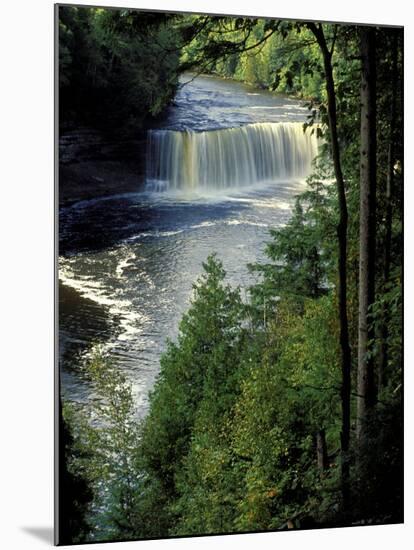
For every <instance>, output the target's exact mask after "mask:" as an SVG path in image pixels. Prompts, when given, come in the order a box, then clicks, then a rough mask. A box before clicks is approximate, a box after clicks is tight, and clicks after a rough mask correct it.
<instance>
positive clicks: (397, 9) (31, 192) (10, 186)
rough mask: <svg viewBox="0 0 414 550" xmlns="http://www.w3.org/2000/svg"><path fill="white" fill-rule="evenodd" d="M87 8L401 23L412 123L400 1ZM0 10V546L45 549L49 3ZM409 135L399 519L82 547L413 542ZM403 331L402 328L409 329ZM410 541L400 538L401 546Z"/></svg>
mask: <svg viewBox="0 0 414 550" xmlns="http://www.w3.org/2000/svg"><path fill="white" fill-rule="evenodd" d="M84 3H87V4H90V5H92V4H97V5H109V6H121V7H122V6H125V5H126V6H127V7H141V8H149V9H156V8H158V9H165V10H168V9H170V10H174V11H175V10H177V11H179V10H186V11H198V12H210V13H223V12H224V13H229V14H241V15H246V14H247V15H260V16H273V17H280V18H283V17H289V18H302V19H303V18H311V19H322V20H334V21H347V22H349V21H351V22H370V23H379V24H380V23H383V24H396V25H401V24H403V25H405V37H406V41H405V56H406V94H405V97H406V101H405V109H406V126H405V127H406V134H407V135H408V134H409V132H410V129H411V127H412V124H413V117H412V113H413V109H412V93H413V87H412V84H413V67H414V62H413V52H414V39H413V34H414V25H413V17H412V16H411V14H410V3H409V2H407V1H406V0H394V1H390V0H387V1H385V0H376V1H365V2H364V1H363V0H342V1H341V2H335V1H333V0H326V1H323V0H307V1H302V0H295V2H290V1H285V2H282V1H279V2H277V1H276V0H273V1H272V2H270V1H269V0H267V1H266V0H254V1H252V0H250V1H248V0H221V1H220V0H192V1H191V0H170V1H166V0H164V1H161V0H152V1H150V0H142V1H137V0H125V1H121V2H119V1H117V0H111V1H109V2H107V1H105V0H102V1H100V2H95V1H93V0H90V1H89V2H84ZM0 13H1V18H0V25H1V28H0V41H1V43H0V55H1V63H0V75H1V76H0V78H1V85H0V97H1V99H0V109H1V116H0V139H1V148H0V151H1V154H2V161H1V163H0V170H1V179H0V182H1V194H0V224H1V227H0V235H1V243H2V244H1V249H0V250H1V267H0V274H1V286H0V288H1V299H0V312H1V331H0V334H1V342H2V343H1V347H0V365H1V370H0V383H1V386H0V392H1V393H0V406H1V411H0V422H1V431H0V435H1V440H0V441H1V450H0V461H1V464H0V472H1V483H0V507H1V509H0V545H1V547H2V548H5V549H6V550H13V549H19V550H26V549H36V548H45V547H47V546H50V545H51V541H52V538H51V527H52V522H53V334H54V329H53V281H54V271H53V269H54V268H53V265H54V258H53V255H54V254H53V226H54V220H53V160H54V151H53V20H54V17H53V2H52V1H51V0H27V1H26V0H24V1H23V0H16V1H12V0H9V1H8V3H7V4H6V5H4V4H3V5H2V8H1V12H0ZM410 146H411V147H412V140H408V141H407V136H406V195H405V211H406V217H405V234H406V241H407V242H406V260H405V272H406V275H405V280H406V285H405V310H406V321H405V334H406V338H405V346H406V369H405V370H406V372H405V396H406V417H405V418H406V465H407V466H406V524H405V525H404V526H384V527H374V528H351V529H340V530H322V531H307V532H289V533H276V534H261V535H242V536H231V537H214V538H208V537H206V538H197V539H176V540H167V541H151V542H132V543H122V544H124V546H120V545H119V543H118V544H116V543H115V544H113V545H111V546H108V545H100V544H99V545H94V548H96V549H97V550H98V548H107V549H108V548H141V549H145V550H146V549H149V550H153V549H164V548H166V549H181V548H183V549H197V550H198V549H206V548H209V547H210V545H212V544H214V546H215V547H216V548H226V549H227V548H231V549H233V548H242V549H243V548H246V549H247V548H251V547H252V546H254V545H255V546H258V545H260V547H261V548H263V549H267V548H273V547H274V546H275V545H278V546H280V547H285V546H288V547H289V548H293V549H296V548H306V549H312V548H318V550H323V549H325V548H326V549H329V550H332V548H335V550H340V549H342V548H343V549H347V550H349V548H350V547H351V546H356V548H360V547H363V545H366V546H368V545H369V546H375V548H376V550H380V549H382V548H384V549H387V550H389V548H390V547H392V546H396V547H398V548H399V549H405V548H409V547H410V546H409V542H408V541H409V539H410V538H411V539H412V540H413V539H414V529H413V521H412V520H413V505H412V502H411V494H410V492H411V490H412V489H413V474H412V471H413V468H412V463H413V459H414V457H413V444H412V437H410V433H412V432H411V429H410V424H411V421H412V418H413V407H412V402H413V399H412V397H411V394H412V391H413V383H412V382H413V376H412V373H411V372H410V371H411V370H412V369H411V366H410V359H411V358H412V357H413V353H412V349H413V345H412V342H413V334H414V331H413V324H412V316H411V315H410V310H411V309H412V306H413V300H412V289H410V286H409V281H413V277H412V249H411V250H410V248H411V247H410V244H411V243H410V241H411V239H410V237H411V235H412V234H413V233H412V231H413V223H412V219H413V216H412V215H411V216H410V212H409V209H410V206H411V205H412V204H413V201H412V197H413V185H414V183H413V182H412V175H413V170H412V162H411V159H412V153H411V148H410ZM410 335H411V336H410ZM411 544H412V543H411Z"/></svg>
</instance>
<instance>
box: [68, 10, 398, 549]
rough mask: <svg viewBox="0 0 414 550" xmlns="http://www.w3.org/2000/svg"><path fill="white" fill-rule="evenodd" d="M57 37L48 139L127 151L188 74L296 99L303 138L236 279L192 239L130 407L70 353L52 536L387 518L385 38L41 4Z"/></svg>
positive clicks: (302, 25) (394, 251)
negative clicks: (282, 191) (145, 385)
mask: <svg viewBox="0 0 414 550" xmlns="http://www.w3.org/2000/svg"><path fill="white" fill-rule="evenodd" d="M58 35H59V69H58V71H59V75H58V76H59V126H60V132H61V133H62V134H64V133H65V132H66V131H71V130H72V129H74V128H81V127H88V128H93V129H94V131H95V130H96V131H97V132H100V134H101V135H103V136H105V139H111V140H112V141H115V142H116V141H119V142H122V143H124V142H127V141H130V140H137V141H136V143H137V147H138V148H139V147H144V145H140V144H141V143H143V140H144V138H143V137H142V136H145V133H146V131H147V130H149V129H151V128H155V127H157V128H159V127H160V126H162V124H163V121H164V120H165V116H166V112H167V110H168V109H169V108H171V107H173V106H174V102H175V97H176V93H177V91H178V90H179V88H180V78H181V76H182V75H183V74H188V73H189V72H191V75H193V77H194V78H195V77H196V75H197V74H201V75H214V76H215V77H221V78H222V79H226V80H232V81H237V82H241V83H245V84H248V85H250V88H249V89H250V90H251V93H252V94H253V93H256V91H257V93H259V91H263V92H264V93H266V94H274V95H275V96H277V95H278V96H280V97H283V98H288V99H289V98H294V99H297V100H300V101H302V102H304V103H303V104H304V105H305V106H306V107H307V111H306V121H305V122H304V123H303V124H302V126H303V132H304V133H305V135H309V136H315V137H317V139H318V143H319V146H318V154H317V156H316V158H315V159H314V161H313V164H312V172H311V174H310V175H309V177H308V178H307V183H306V188H305V190H304V191H303V192H301V193H300V194H299V195H297V196H296V197H295V200H294V206H293V208H292V212H291V215H290V217H289V219H288V221H287V223H285V224H281V225H279V226H278V227H274V228H272V227H271V228H270V229H269V231H268V236H267V240H266V241H265V242H263V245H262V249H263V250H264V257H265V260H263V261H262V260H260V261H256V262H251V263H249V264H248V265H247V266H246V265H245V266H242V267H243V268H244V269H246V270H248V272H249V274H250V275H251V277H252V278H253V279H254V281H255V282H254V283H252V284H251V285H250V286H245V287H243V288H242V287H240V286H235V285H232V284H230V283H229V282H228V279H227V275H226V257H223V256H222V255H219V254H216V253H215V252H216V251H215V250H209V251H208V254H207V255H206V256H205V259H204V262H203V270H202V274H201V275H200V276H199V277H198V278H197V279H196V280H195V281H194V282H193V287H192V293H191V299H190V305H189V307H188V309H187V311H186V312H185V313H184V315H183V316H182V318H181V321H180V323H179V329H178V335H177V337H176V338H174V339H170V340H169V341H168V343H167V344H166V348H165V350H164V351H163V353H162V355H161V359H160V362H159V373H158V376H157V378H156V381H155V384H154V385H153V387H152V389H151V392H150V395H149V407H148V411H147V413H146V414H145V415H144V416H143V417H139V416H137V414H136V402H135V397H134V390H133V387H132V385H131V382H130V379H129V378H128V377H127V376H126V375H125V373H124V372H123V371H122V370H121V369H119V368H118V367H117V364H116V362H115V361H114V360H113V359H112V357H111V353H110V352H109V353H108V352H107V351H105V350H103V349H101V350H100V348H99V347H97V348H96V349H94V352H93V353H92V354H91V355H90V356H89V357H88V359H87V360H84V361H81V363H82V364H80V365H79V369H80V371H81V373H82V376H83V377H84V378H85V379H86V380H87V381H88V384H90V387H92V388H93V393H94V395H95V396H96V399H94V400H93V401H91V402H79V401H76V400H71V399H68V398H67V396H61V399H60V407H59V409H60V411H59V412H60V417H59V418H60V422H59V423H60V438H59V450H60V458H59V480H60V487H59V519H58V531H59V536H58V538H59V540H58V542H59V544H76V543H83V542H95V541H118V540H134V539H147V538H165V537H172V536H188V535H200V534H219V533H243V532H261V531H277V530H285V529H309V528H323V527H342V526H351V525H378V524H389V523H400V522H402V521H403V415H402V410H403V355H402V353H403V348H402V308H403V301H402V298H403V296H402V279H403V271H402V269H403V30H402V29H401V28H391V27H374V26H357V25H341V24H325V23H317V22H316V23H315V22H308V21H297V22H296V21H282V20H277V19H260V18H259V19H254V18H248V17H230V16H209V15H181V14H165V13H161V12H160V13H151V12H139V11H136V10H118V9H116V10H115V9H114V10H112V9H103V8H82V7H69V6H60V7H59V8H58ZM266 97H267V96H266ZM211 116H212V117H213V116H214V115H213V114H212V115H211ZM134 143H135V141H134ZM121 162H122V161H121ZM65 174H66V172H64V171H63V172H61V175H60V186H62V188H63V186H65V193H66V192H67V191H66V189H67V188H70V182H69V183H68V182H67V181H66V180H65ZM92 192H93V190H92ZM82 197H83V196H82ZM231 254H232V250H229V251H228V255H231Z"/></svg>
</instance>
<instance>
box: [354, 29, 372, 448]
mask: <svg viewBox="0 0 414 550" xmlns="http://www.w3.org/2000/svg"><path fill="white" fill-rule="evenodd" d="M360 48H361V60H362V65H361V149H360V163H361V164H360V211H359V212H360V223H359V239H360V245H359V318H358V388H357V440H358V446H359V449H361V448H362V447H363V446H364V445H365V444H366V443H367V441H366V438H367V434H366V427H367V419H368V417H369V415H370V411H371V410H372V408H373V406H374V404H375V399H376V396H375V382H374V360H373V357H372V354H370V353H368V352H369V341H370V340H371V339H373V337H374V334H373V330H372V328H371V327H372V323H371V324H370V323H369V317H368V315H369V308H370V306H371V305H372V304H373V303H374V300H375V229H376V228H375V192H376V151H377V146H376V89H375V78H376V74H375V28H374V27H361V28H360ZM370 325H371V326H370Z"/></svg>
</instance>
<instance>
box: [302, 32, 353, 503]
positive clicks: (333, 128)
mask: <svg viewBox="0 0 414 550" xmlns="http://www.w3.org/2000/svg"><path fill="white" fill-rule="evenodd" d="M308 28H309V29H310V30H311V32H312V33H313V35H314V36H315V38H316V40H317V42H318V45H319V48H320V50H321V53H322V57H323V63H324V69H325V80H326V93H327V98H328V122H329V131H330V137H331V153H332V161H333V166H334V172H335V179H336V188H337V193H338V203H339V222H338V226H337V236H338V248H339V254H338V317H339V330H340V337H339V338H340V346H341V371H342V384H341V405H342V427H341V479H342V498H343V506H344V508H345V509H348V507H349V456H348V455H349V439H350V415H351V410H350V401H351V350H350V346H349V329H348V313H347V228H348V209H347V204H346V195H345V182H344V178H343V174H342V167H341V157H340V151H339V140H338V129H337V113H336V93H335V84H334V79H333V72H332V52H331V51H329V49H328V45H327V43H326V38H325V34H324V32H323V27H322V25H321V24H318V25H316V24H315V23H308Z"/></svg>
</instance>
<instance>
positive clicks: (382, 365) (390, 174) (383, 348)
mask: <svg viewBox="0 0 414 550" xmlns="http://www.w3.org/2000/svg"><path fill="white" fill-rule="evenodd" d="M397 81H398V39H397V32H396V31H395V32H394V35H393V39H392V97H391V113H390V136H389V144H388V162H387V164H388V166H387V186H386V190H385V205H386V206H385V208H386V212H385V240H384V271H383V277H384V282H383V285H384V289H385V290H386V286H387V283H388V281H389V278H390V264H391V236H392V194H393V188H394V163H395V151H394V139H395V126H396V118H397V116H396V114H397V84H398V82H397ZM382 315H383V319H382V325H381V331H380V337H379V338H380V356H379V362H378V389H381V388H382V387H383V386H384V383H385V382H386V381H385V373H386V370H387V364H388V343H387V338H388V308H387V306H386V305H385V306H384V311H383V312H382Z"/></svg>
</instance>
